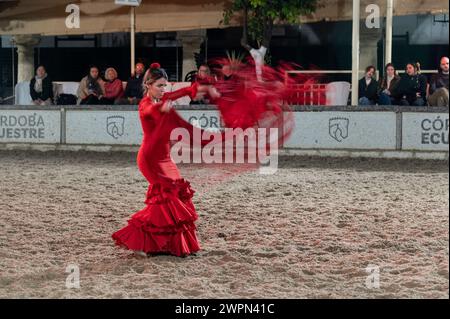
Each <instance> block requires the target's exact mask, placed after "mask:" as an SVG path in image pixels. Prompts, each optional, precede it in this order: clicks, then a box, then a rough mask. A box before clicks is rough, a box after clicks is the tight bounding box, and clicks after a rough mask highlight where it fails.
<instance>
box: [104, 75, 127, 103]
mask: <svg viewBox="0 0 450 319" xmlns="http://www.w3.org/2000/svg"><path fill="white" fill-rule="evenodd" d="M105 80H106V81H105V83H104V89H105V94H104V95H103V97H102V98H101V99H100V102H99V103H100V104H104V105H113V104H114V103H115V101H116V100H118V99H120V98H122V96H123V85H122V81H121V80H120V79H118V77H117V71H116V70H115V69H114V68H108V69H106V71H105Z"/></svg>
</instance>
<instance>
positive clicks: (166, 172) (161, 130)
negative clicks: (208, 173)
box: [112, 85, 200, 256]
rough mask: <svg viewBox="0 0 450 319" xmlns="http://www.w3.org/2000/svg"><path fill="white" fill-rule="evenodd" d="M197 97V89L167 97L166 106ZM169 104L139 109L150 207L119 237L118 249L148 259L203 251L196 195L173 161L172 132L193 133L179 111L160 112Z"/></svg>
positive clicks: (145, 102)
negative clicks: (195, 201)
mask: <svg viewBox="0 0 450 319" xmlns="http://www.w3.org/2000/svg"><path fill="white" fill-rule="evenodd" d="M196 93H197V86H196V85H194V86H192V87H188V88H184V89H181V90H178V91H176V92H172V93H169V94H166V95H165V96H164V99H163V100H166V99H167V98H170V99H171V100H175V99H177V98H180V97H182V96H187V95H189V96H190V97H191V98H192V97H194V96H195V95H196ZM163 103H164V101H161V102H156V103H155V102H153V101H152V99H151V98H149V97H145V98H144V99H142V101H141V102H140V104H139V117H140V120H141V123H142V128H143V132H144V138H143V142H142V145H141V148H140V150H139V153H138V157H137V163H138V167H139V170H140V171H141V173H142V174H143V175H144V177H145V178H146V179H147V181H148V182H149V184H150V186H149V188H148V191H147V198H146V201H145V203H146V204H147V207H146V208H144V209H143V210H141V211H139V212H137V213H135V214H134V215H132V216H131V218H130V219H129V221H128V225H127V226H126V227H124V228H122V229H121V230H119V231H117V232H115V233H114V234H113V235H112V238H113V239H114V241H115V242H116V244H117V245H119V246H123V247H125V248H127V249H130V250H134V251H143V252H144V253H147V254H158V253H164V254H171V255H175V256H187V255H190V254H192V253H195V252H197V251H199V250H200V245H199V243H198V240H197V235H196V226H195V224H194V222H195V221H196V220H197V219H198V215H197V212H196V211H195V208H194V205H193V203H192V197H193V195H194V190H193V189H192V188H191V186H190V183H189V182H188V181H186V180H184V179H183V178H181V175H180V172H179V171H178V168H177V166H176V165H175V163H174V162H173V161H172V159H171V158H170V132H171V130H172V129H174V128H176V127H180V126H181V127H186V128H188V129H189V130H190V131H192V130H193V127H192V126H191V125H189V124H188V123H187V122H185V121H184V120H183V119H182V118H181V117H180V116H179V115H178V114H177V113H176V112H175V110H173V109H172V110H170V111H169V112H167V113H162V112H161V111H160V108H161V106H162V105H163Z"/></svg>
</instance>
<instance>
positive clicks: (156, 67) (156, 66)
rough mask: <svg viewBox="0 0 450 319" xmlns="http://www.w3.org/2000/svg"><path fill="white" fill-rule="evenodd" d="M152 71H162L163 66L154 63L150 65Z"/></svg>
mask: <svg viewBox="0 0 450 319" xmlns="http://www.w3.org/2000/svg"><path fill="white" fill-rule="evenodd" d="M150 69H161V64H159V63H158V62H155V63H152V64H151V65H150Z"/></svg>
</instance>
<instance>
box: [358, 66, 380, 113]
mask: <svg viewBox="0 0 450 319" xmlns="http://www.w3.org/2000/svg"><path fill="white" fill-rule="evenodd" d="M374 75H375V67H374V66H369V67H367V68H366V75H365V76H364V77H363V78H362V79H361V80H359V84H358V87H359V93H358V99H359V105H363V106H366V105H375V103H376V101H377V98H378V96H377V95H378V82H377V81H376V80H375V78H374Z"/></svg>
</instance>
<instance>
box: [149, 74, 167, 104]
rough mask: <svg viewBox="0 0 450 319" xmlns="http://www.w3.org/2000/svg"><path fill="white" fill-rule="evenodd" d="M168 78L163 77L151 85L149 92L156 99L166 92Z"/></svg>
mask: <svg viewBox="0 0 450 319" xmlns="http://www.w3.org/2000/svg"><path fill="white" fill-rule="evenodd" d="M166 87H167V80H166V79H165V78H161V79H159V80H157V81H155V82H153V83H152V84H150V87H149V94H150V96H151V97H153V98H154V99H158V100H160V99H161V98H162V97H163V95H164V93H165V92H166Z"/></svg>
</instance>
